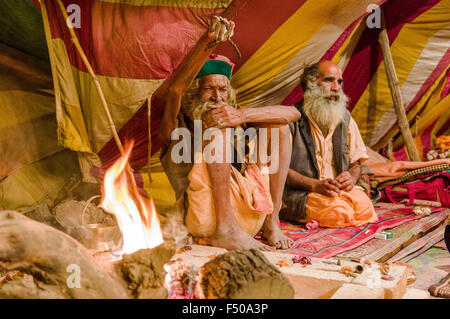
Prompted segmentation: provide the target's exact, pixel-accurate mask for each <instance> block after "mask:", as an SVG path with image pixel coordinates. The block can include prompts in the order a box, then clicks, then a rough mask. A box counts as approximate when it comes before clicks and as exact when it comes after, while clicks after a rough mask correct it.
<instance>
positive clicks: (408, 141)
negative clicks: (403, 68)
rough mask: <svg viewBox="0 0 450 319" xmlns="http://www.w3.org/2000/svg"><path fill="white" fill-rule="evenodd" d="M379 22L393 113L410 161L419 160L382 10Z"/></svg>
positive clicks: (379, 38)
mask: <svg viewBox="0 0 450 319" xmlns="http://www.w3.org/2000/svg"><path fill="white" fill-rule="evenodd" d="M381 23H382V28H381V31H380V34H379V36H378V42H379V43H380V46H381V52H382V55H383V62H384V66H385V69H386V76H387V80H388V84H389V89H390V90H391V95H392V101H393V103H394V109H395V113H396V115H397V120H398V126H399V128H400V132H401V134H402V136H403V140H404V141H405V146H406V150H407V152H408V155H409V158H410V159H411V160H412V161H419V162H420V161H421V159H420V156H419V152H418V151H417V148H416V145H415V143H414V140H413V138H412V135H411V131H410V128H409V123H408V119H407V117H406V112H405V108H404V106H403V100H402V95H401V93H400V86H399V82H398V78H397V73H396V72H395V66H394V60H393V59H392V54H391V48H390V46H389V38H388V35H387V31H386V22H385V20H384V14H383V11H381Z"/></svg>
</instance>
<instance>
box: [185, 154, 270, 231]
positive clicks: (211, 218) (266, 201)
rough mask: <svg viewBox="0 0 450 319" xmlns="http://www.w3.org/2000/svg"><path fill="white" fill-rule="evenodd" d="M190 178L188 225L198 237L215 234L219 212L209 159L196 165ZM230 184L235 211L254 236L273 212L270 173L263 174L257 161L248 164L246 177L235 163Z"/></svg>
mask: <svg viewBox="0 0 450 319" xmlns="http://www.w3.org/2000/svg"><path fill="white" fill-rule="evenodd" d="M189 180H190V184H189V187H188V189H187V190H186V192H187V195H188V200H189V208H188V211H187V215H186V226H187V228H188V230H189V232H190V233H191V234H192V235H193V236H194V237H200V238H207V237H211V236H212V235H213V234H214V231H215V229H216V214H215V209H214V201H213V195H212V189H211V181H210V179H209V174H208V171H207V168H206V163H205V161H202V163H195V164H194V166H193V168H192V170H191V172H190V174H189ZM230 183H231V192H230V197H231V208H232V211H233V214H234V216H235V218H236V221H237V223H238V225H239V226H240V227H241V228H242V229H243V230H244V231H245V232H246V233H248V234H249V235H250V236H252V237H253V236H255V235H256V234H257V233H258V232H259V230H260V229H261V227H262V226H263V224H264V221H265V218H266V215H267V214H271V213H272V212H273V202H272V198H271V196H270V187H269V175H265V174H261V171H260V169H259V167H258V166H257V165H255V164H248V166H247V169H246V171H245V174H244V176H242V175H241V174H240V173H239V172H238V171H237V170H236V169H235V168H234V167H233V166H231V178H230Z"/></svg>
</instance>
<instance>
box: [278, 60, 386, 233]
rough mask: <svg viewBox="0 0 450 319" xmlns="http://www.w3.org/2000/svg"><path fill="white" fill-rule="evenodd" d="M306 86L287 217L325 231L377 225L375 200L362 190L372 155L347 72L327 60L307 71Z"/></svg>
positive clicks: (295, 127)
mask: <svg viewBox="0 0 450 319" xmlns="http://www.w3.org/2000/svg"><path fill="white" fill-rule="evenodd" d="M300 84H301V86H302V88H303V90H304V92H305V94H304V99H303V101H301V102H300V103H299V104H298V105H297V107H298V109H299V110H300V112H301V114H302V116H301V118H300V120H299V121H298V122H296V123H291V124H290V126H291V133H292V136H293V141H292V158H291V164H290V169H289V172H288V176H287V181H286V187H285V191H284V194H283V202H284V203H285V204H286V205H287V208H286V209H283V211H282V212H281V217H282V218H283V219H287V220H296V221H303V222H307V221H311V220H316V221H317V222H318V223H319V225H320V226H322V227H345V226H359V225H363V224H366V223H374V222H376V221H377V220H378V217H377V214H376V213H375V210H374V207H373V205H372V202H371V200H370V198H369V197H368V195H367V194H366V193H365V192H364V190H363V189H362V188H361V187H360V186H357V183H358V180H359V179H360V175H361V164H362V163H363V162H364V161H365V160H367V159H368V156H367V153H366V148H365V145H364V142H363V140H362V138H361V134H360V133H359V130H358V127H357V125H356V123H355V121H354V120H353V119H352V118H351V116H350V112H349V111H348V110H347V108H346V106H347V101H348V98H347V96H346V95H345V94H344V92H343V90H342V85H343V80H342V72H341V70H340V69H339V67H338V66H337V65H336V64H334V63H333V62H331V61H321V62H319V63H316V64H313V65H312V66H309V67H307V68H305V70H304V73H303V75H302V77H301V80H300Z"/></svg>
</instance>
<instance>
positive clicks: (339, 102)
mask: <svg viewBox="0 0 450 319" xmlns="http://www.w3.org/2000/svg"><path fill="white" fill-rule="evenodd" d="M333 96H335V97H336V98H337V99H336V100H333V99H331V97H333ZM347 102H348V97H347V96H346V95H345V94H344V92H343V91H342V90H340V91H339V92H337V93H335V92H332V93H326V92H325V90H324V88H323V87H321V86H319V85H317V84H311V83H310V84H309V89H308V90H306V92H305V96H304V101H303V110H304V111H305V113H306V114H308V116H310V117H311V118H312V119H313V120H314V121H315V122H316V123H317V125H318V126H319V128H320V130H321V131H322V133H323V135H324V136H327V135H328V133H329V131H330V129H331V128H334V127H336V126H337V125H338V124H339V123H340V122H341V121H342V120H343V119H344V114H345V110H346V108H347Z"/></svg>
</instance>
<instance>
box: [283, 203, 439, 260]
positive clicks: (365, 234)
mask: <svg viewBox="0 0 450 319" xmlns="http://www.w3.org/2000/svg"><path fill="white" fill-rule="evenodd" d="M432 210H433V211H442V210H443V208H439V207H438V208H433V209H432ZM375 211H376V212H377V214H378V217H379V219H378V221H377V222H376V223H373V224H367V225H364V226H358V227H342V228H321V227H319V228H316V229H313V230H307V229H306V228H305V226H304V225H303V224H299V223H291V222H289V223H288V222H285V221H281V229H282V231H283V233H284V234H285V235H286V236H288V237H290V238H291V239H293V240H294V244H293V245H292V246H291V247H290V248H289V249H286V250H283V252H284V253H288V254H295V255H299V256H306V257H321V258H330V257H333V256H336V255H338V254H341V253H343V252H345V251H348V250H350V249H354V248H355V247H358V246H361V245H362V244H364V243H366V242H367V241H369V240H371V239H373V238H374V236H375V234H376V233H377V232H380V231H382V230H384V229H390V228H393V227H397V226H399V225H402V224H404V223H406V222H409V221H412V220H416V219H419V218H420V217H419V216H416V215H414V213H413V212H412V208H410V207H409V208H398V207H386V208H377V207H375ZM433 215H434V214H433Z"/></svg>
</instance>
